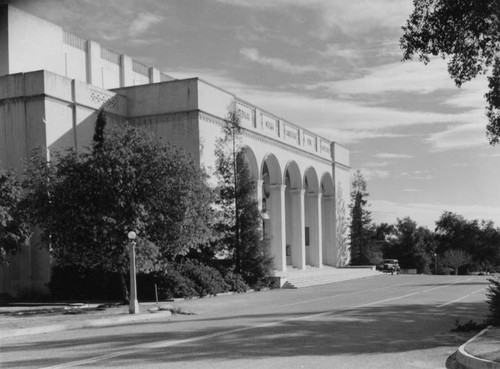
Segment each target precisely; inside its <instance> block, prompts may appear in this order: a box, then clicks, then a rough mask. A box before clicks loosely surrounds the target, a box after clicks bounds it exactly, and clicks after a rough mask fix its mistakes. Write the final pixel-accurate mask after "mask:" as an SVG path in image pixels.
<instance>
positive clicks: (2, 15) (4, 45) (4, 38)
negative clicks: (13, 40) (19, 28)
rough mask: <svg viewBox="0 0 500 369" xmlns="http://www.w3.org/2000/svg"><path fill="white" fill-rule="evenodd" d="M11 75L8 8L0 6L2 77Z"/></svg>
mask: <svg viewBox="0 0 500 369" xmlns="http://www.w3.org/2000/svg"><path fill="white" fill-rule="evenodd" d="M8 73H9V27H8V7H7V6H5V5H3V6H2V5H0V76H3V75H6V74H8Z"/></svg>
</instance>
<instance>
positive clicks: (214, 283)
mask: <svg viewBox="0 0 500 369" xmlns="http://www.w3.org/2000/svg"><path fill="white" fill-rule="evenodd" d="M177 267H178V271H179V272H180V273H181V274H182V275H183V276H185V277H186V278H189V279H190V280H191V281H192V282H193V283H194V284H195V286H196V287H195V288H196V291H197V293H198V296H200V297H203V296H207V295H216V294H218V293H222V292H227V291H229V285H228V284H227V283H226V282H225V281H224V278H223V277H222V275H221V274H220V272H219V271H218V270H217V269H215V268H212V267H209V266H207V265H204V264H201V263H199V262H198V261H196V260H187V261H185V262H184V263H182V264H178V265H177Z"/></svg>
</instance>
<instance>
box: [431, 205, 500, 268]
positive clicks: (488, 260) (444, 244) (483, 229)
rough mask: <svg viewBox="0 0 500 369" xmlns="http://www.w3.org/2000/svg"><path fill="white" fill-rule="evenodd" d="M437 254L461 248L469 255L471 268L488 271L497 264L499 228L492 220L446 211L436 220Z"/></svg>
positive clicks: (499, 256) (498, 257)
mask: <svg viewBox="0 0 500 369" xmlns="http://www.w3.org/2000/svg"><path fill="white" fill-rule="evenodd" d="M436 240H437V242H438V253H439V254H443V253H444V252H445V251H446V250H449V249H460V250H463V251H465V252H466V253H467V254H469V255H470V256H471V258H472V259H471V267H473V268H475V269H477V270H482V271H488V270H491V269H492V268H493V266H495V265H498V264H499V263H500V229H499V228H495V227H494V225H493V222H491V221H484V220H483V221H478V220H467V219H465V218H464V217H463V216H461V215H458V214H455V213H452V212H449V211H445V212H444V213H443V214H442V215H441V217H440V218H439V219H438V220H437V221H436Z"/></svg>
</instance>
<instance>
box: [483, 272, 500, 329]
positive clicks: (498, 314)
mask: <svg viewBox="0 0 500 369" xmlns="http://www.w3.org/2000/svg"><path fill="white" fill-rule="evenodd" d="M488 281H490V282H491V285H490V286H489V287H488V290H487V291H486V296H487V302H488V305H489V309H490V316H489V318H490V320H491V324H493V325H495V326H500V278H497V279H493V278H491V279H488Z"/></svg>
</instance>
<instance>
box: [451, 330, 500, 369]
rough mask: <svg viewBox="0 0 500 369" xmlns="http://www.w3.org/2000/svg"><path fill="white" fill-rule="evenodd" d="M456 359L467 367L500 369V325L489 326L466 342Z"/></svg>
mask: <svg viewBox="0 0 500 369" xmlns="http://www.w3.org/2000/svg"><path fill="white" fill-rule="evenodd" d="M456 360H457V362H458V363H460V364H461V365H462V366H463V367H464V368H467V369H500V327H488V328H486V329H485V330H483V331H481V332H479V333H478V334H477V335H476V336H474V337H473V338H471V339H470V340H469V341H467V342H466V343H464V344H463V345H462V346H460V347H459V349H458V351H457V353H456Z"/></svg>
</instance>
